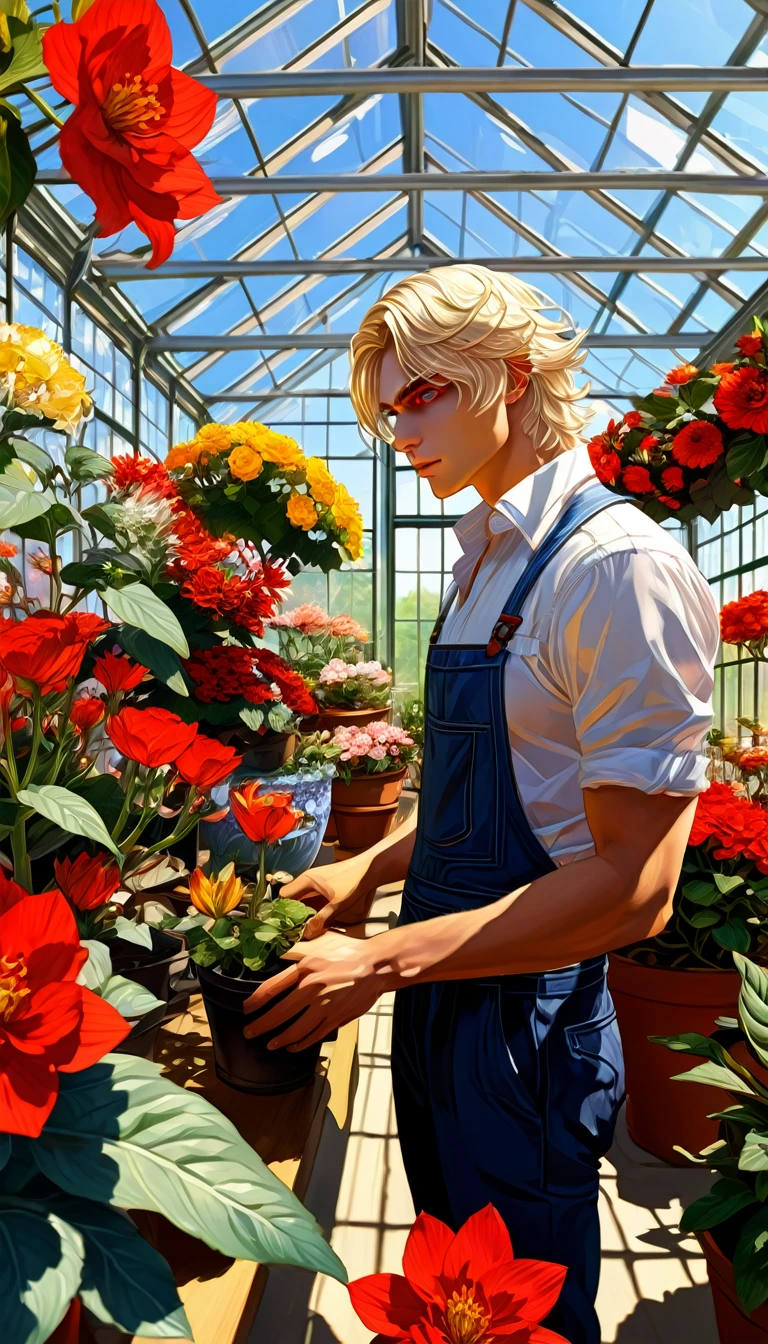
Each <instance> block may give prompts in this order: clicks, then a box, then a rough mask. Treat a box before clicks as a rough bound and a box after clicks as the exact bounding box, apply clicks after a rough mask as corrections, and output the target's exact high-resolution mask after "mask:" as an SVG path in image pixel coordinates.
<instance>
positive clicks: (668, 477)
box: [661, 467, 685, 490]
mask: <svg viewBox="0 0 768 1344" xmlns="http://www.w3.org/2000/svg"><path fill="white" fill-rule="evenodd" d="M661 479H662V481H663V482H664V485H665V487H666V489H667V490H682V489H683V486H684V485H685V481H684V479H683V473H682V470H681V468H680V467H666V468H665V470H664V471H662V473H661Z"/></svg>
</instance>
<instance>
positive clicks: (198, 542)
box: [169, 500, 235, 582]
mask: <svg viewBox="0 0 768 1344" xmlns="http://www.w3.org/2000/svg"><path fill="white" fill-rule="evenodd" d="M173 512H174V515H175V520H176V521H175V523H174V532H175V533H176V540H177V543H178V553H177V555H176V557H175V559H174V560H173V562H172V564H171V565H170V566H169V569H170V572H171V574H172V575H173V577H174V578H176V579H178V581H179V582H181V581H182V580H183V579H186V578H187V571H188V570H196V569H200V568H201V567H202V566H203V565H214V564H216V563H217V561H219V560H226V558H227V556H228V555H230V554H231V552H232V551H233V550H234V547H235V541H234V538H232V537H214V536H212V535H211V533H210V532H208V531H207V529H206V528H204V527H203V525H202V523H201V522H200V519H199V518H198V517H197V514H195V513H193V511H192V509H190V508H189V506H188V505H187V504H185V503H184V502H183V500H177V502H176V503H175V504H174V506H173Z"/></svg>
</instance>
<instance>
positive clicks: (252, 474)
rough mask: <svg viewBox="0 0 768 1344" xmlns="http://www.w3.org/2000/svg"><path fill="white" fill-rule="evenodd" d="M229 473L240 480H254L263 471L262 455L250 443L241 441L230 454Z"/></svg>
mask: <svg viewBox="0 0 768 1344" xmlns="http://www.w3.org/2000/svg"><path fill="white" fill-rule="evenodd" d="M228 462H229V473H230V475H231V476H234V477H235V479H236V480H238V481H254V480H255V479H256V477H257V476H258V475H260V473H261V468H262V466H263V463H262V460H261V457H260V455H259V453H258V452H257V451H256V449H255V448H252V447H251V445H250V444H248V443H239V444H238V445H237V447H236V448H233V449H232V452H231V453H230V454H229V458H228Z"/></svg>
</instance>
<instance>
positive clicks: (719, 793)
mask: <svg viewBox="0 0 768 1344" xmlns="http://www.w3.org/2000/svg"><path fill="white" fill-rule="evenodd" d="M688 843H689V844H691V845H703V844H705V843H708V844H709V847H710V849H711V853H712V857H713V858H715V859H748V860H751V861H752V862H753V863H755V864H756V865H757V867H758V869H759V870H760V872H761V873H768V813H767V812H766V811H765V809H764V808H762V807H760V806H759V804H758V803H752V802H750V801H749V800H748V799H747V798H743V797H740V796H739V795H738V794H737V793H735V792H734V788H733V786H732V785H730V784H719V783H717V782H714V783H712V784H710V786H709V788H708V789H707V790H706V792H705V793H700V794H699V797H698V799H697V802H696V812H695V815H694V818H693V827H692V829H691V835H690V839H689V842H688Z"/></svg>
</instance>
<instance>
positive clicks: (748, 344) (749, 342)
mask: <svg viewBox="0 0 768 1344" xmlns="http://www.w3.org/2000/svg"><path fill="white" fill-rule="evenodd" d="M736 344H737V346H738V347H739V349H740V351H741V353H742V355H746V356H747V357H748V358H753V357H754V356H755V355H759V354H760V351H761V350H762V348H763V337H762V335H761V333H760V332H759V331H753V332H752V333H751V335H749V336H740V337H739V339H738V341H737V342H736Z"/></svg>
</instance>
